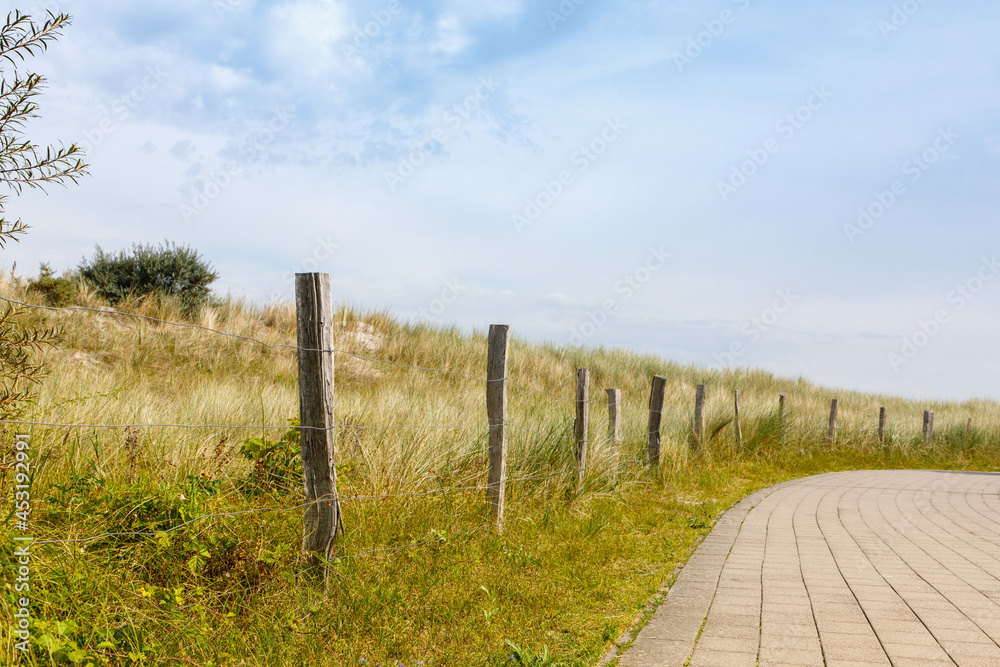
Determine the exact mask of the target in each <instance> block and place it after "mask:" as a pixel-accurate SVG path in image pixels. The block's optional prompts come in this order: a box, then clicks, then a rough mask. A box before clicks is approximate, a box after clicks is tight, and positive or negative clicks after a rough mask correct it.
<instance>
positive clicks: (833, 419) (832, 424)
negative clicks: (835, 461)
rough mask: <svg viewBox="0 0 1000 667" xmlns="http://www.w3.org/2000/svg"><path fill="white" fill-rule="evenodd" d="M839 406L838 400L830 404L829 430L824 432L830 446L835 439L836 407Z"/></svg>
mask: <svg viewBox="0 0 1000 667" xmlns="http://www.w3.org/2000/svg"><path fill="white" fill-rule="evenodd" d="M839 405H840V401H839V400H838V399H836V398H835V399H833V400H832V401H831V402H830V428H829V429H828V430H827V432H826V439H827V440H829V441H830V444H833V442H834V441H835V440H836V439H837V407H838V406H839Z"/></svg>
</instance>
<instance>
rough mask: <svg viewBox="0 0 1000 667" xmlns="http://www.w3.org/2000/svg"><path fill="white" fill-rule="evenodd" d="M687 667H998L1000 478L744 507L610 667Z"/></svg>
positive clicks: (917, 473) (894, 485) (709, 541)
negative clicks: (929, 666)
mask: <svg viewBox="0 0 1000 667" xmlns="http://www.w3.org/2000/svg"><path fill="white" fill-rule="evenodd" d="M688 661H689V662H688ZM685 664H689V665H691V667H700V666H709V665H719V666H725V667H741V666H744V665H745V666H748V667H750V666H755V665H761V666H763V665H824V664H825V665H829V666H831V667H832V666H834V665H842V666H844V667H847V666H848V665H850V666H852V667H853V666H859V667H860V666H862V665H864V666H867V665H894V666H896V667H904V666H908V665H932V666H933V665H1000V474H992V473H962V472H939V471H922V470H886V471H856V472H841V473H830V474H826V475H817V476H815V477H807V478H805V479H800V480H795V481H792V482H787V483H785V484H779V485H777V486H774V487H771V488H769V489H764V490H763V491H759V492H757V493H755V494H753V495H751V496H748V497H747V498H745V499H744V500H743V501H742V502H741V503H739V504H738V505H736V506H735V507H734V508H733V509H731V510H730V511H729V512H727V513H726V514H725V515H723V517H722V518H721V519H720V520H719V522H718V524H716V526H715V529H714V530H713V531H712V532H711V534H710V535H709V536H708V537H707V538H705V541H704V542H702V544H701V546H700V547H699V548H698V549H697V551H695V553H694V555H692V557H691V559H690V560H689V561H688V563H687V564H686V565H685V566H684V568H683V569H682V570H681V573H680V575H679V576H678V577H677V581H676V582H675V583H674V585H673V586H672V587H671V589H670V591H669V593H668V595H667V599H666V601H665V602H664V604H663V605H662V606H661V607H660V608H659V609H658V610H657V612H656V614H655V615H654V616H653V619H652V620H651V621H650V623H649V624H648V625H647V626H646V627H645V628H644V629H643V630H642V632H641V633H640V634H639V637H638V639H636V642H635V644H633V646H632V648H631V649H630V650H629V651H628V652H627V653H626V654H625V655H624V656H623V657H622V659H621V662H620V666H621V667H673V666H674V665H677V666H680V665H685Z"/></svg>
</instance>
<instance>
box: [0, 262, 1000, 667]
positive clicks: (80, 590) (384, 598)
mask: <svg viewBox="0 0 1000 667" xmlns="http://www.w3.org/2000/svg"><path fill="white" fill-rule="evenodd" d="M0 294H3V295H4V296H8V297H11V298H24V297H26V296H28V295H26V293H25V289H24V287H23V286H22V285H20V284H18V283H16V282H11V281H9V280H8V281H7V282H5V283H2V284H0ZM76 300H77V303H79V304H83V305H89V306H97V307H100V306H101V305H102V304H101V302H100V301H99V299H97V298H96V297H95V296H94V295H93V294H89V293H87V291H86V290H85V289H83V290H82V291H79V293H78V294H77V299H76ZM124 307H125V308H127V309H133V310H134V311H135V312H141V313H143V314H147V315H151V316H155V317H163V318H164V319H173V320H176V319H178V318H180V317H182V313H181V312H180V310H179V307H178V306H177V304H174V303H171V302H163V301H156V300H148V301H146V302H143V303H132V304H126V305H125V306H124ZM37 317H38V318H39V322H43V321H44V323H46V324H48V325H58V326H61V327H62V328H64V330H65V332H66V337H65V341H64V343H63V344H62V345H61V347H60V348H59V349H57V350H55V351H53V352H51V353H49V354H48V358H47V361H48V363H49V365H50V368H51V370H52V376H51V377H50V378H48V379H47V380H46V381H45V383H44V384H43V386H42V387H41V394H40V396H39V402H38V405H37V406H36V409H35V410H34V411H33V413H32V417H33V418H37V419H35V420H36V421H46V422H64V423H119V424H123V423H179V424H272V425H283V424H287V420H288V419H289V418H292V417H294V416H295V414H296V411H297V394H296V366H295V356H294V352H293V351H290V350H281V349H268V348H261V347H260V346H256V345H253V344H252V343H248V342H245V341H239V340H237V339H233V338H225V337H220V336H217V335H214V334H210V333H208V332H204V331H197V330H192V329H182V328H175V327H168V326H164V325H159V324H155V323H150V322H143V321H137V320H130V319H123V318H120V317H116V316H113V315H105V314H93V313H90V314H85V313H75V314H74V313H40V314H38V315H37ZM197 321H198V323H200V324H203V325H205V326H211V327H215V328H219V329H223V330H225V331H229V332H233V333H237V334H240V335H247V336H253V337H256V338H260V339H262V340H266V341H267V342H268V343H272V344H291V343H293V342H294V312H293V310H292V309H291V308H290V307H289V306H287V305H274V306H269V307H251V306H249V305H247V304H241V303H239V302H234V301H225V302H222V303H215V304H213V305H212V306H211V307H209V308H207V309H205V310H204V311H203V312H201V313H200V314H199V315H198V319H197ZM336 325H337V346H338V347H340V348H343V349H347V350H350V351H352V352H356V353H357V354H360V355H363V356H372V357H377V358H380V359H391V360H392V361H395V362H397V363H400V364H409V365H417V366H427V367H433V368H443V369H449V370H453V371H457V372H459V373H462V374H465V375H468V376H470V377H473V378H481V377H483V376H484V374H485V364H486V360H485V354H486V336H485V335H484V333H482V332H479V333H476V334H474V335H464V334H462V333H461V332H459V331H457V330H454V329H438V328H433V327H428V326H424V325H408V324H404V323H400V322H396V321H394V320H392V319H391V318H390V317H388V315H386V314H385V313H363V312H359V311H357V310H355V309H351V308H347V307H343V308H340V309H339V310H338V313H337V316H336ZM515 333H516V332H515ZM336 363H337V407H336V419H337V421H338V423H343V424H346V425H348V426H345V427H344V428H341V429H338V432H337V441H338V476H339V483H340V491H341V494H342V495H343V496H345V497H347V498H353V499H352V500H347V501H345V504H344V506H345V523H346V527H347V533H346V535H344V536H343V537H342V538H341V539H340V541H339V542H338V546H337V550H336V557H335V560H334V561H333V562H332V564H331V577H330V581H329V591H328V593H326V594H324V592H323V589H322V587H321V586H319V587H318V586H317V585H316V584H315V582H313V581H311V580H310V579H309V578H308V576H307V575H304V574H303V573H302V567H303V566H302V563H301V559H300V554H299V550H298V546H299V543H300V541H301V530H302V528H301V510H299V509H296V506H297V505H298V504H299V503H300V502H301V499H302V492H301V489H300V483H299V481H298V480H299V474H300V473H299V469H298V467H297V466H298V462H297V460H296V459H295V457H294V452H295V446H296V443H295V438H294V432H292V433H291V434H287V435H286V434H285V433H284V431H283V430H280V429H279V430H275V431H270V432H267V433H262V432H261V431H260V430H237V429H225V428H221V429H220V428H216V429H200V430H194V429H181V428H143V429H140V430H139V431H138V432H134V433H131V434H128V433H126V432H124V431H122V430H120V429H119V430H107V429H94V428H62V427H41V426H39V427H34V428H32V429H31V430H30V434H31V443H32V447H33V450H32V455H33V462H34V466H35V472H34V479H33V485H32V499H33V514H32V517H31V520H32V529H33V530H32V532H33V534H34V535H35V536H36V539H39V540H60V539H62V540H64V539H68V538H83V537H87V536H91V535H97V534H100V533H105V532H126V533H128V532H153V533H158V535H157V536H155V537H136V536H129V535H123V536H117V537H105V538H102V539H100V540H95V541H90V542H85V543H60V544H53V545H36V547H35V548H34V552H33V561H32V572H33V574H32V577H33V579H32V589H31V599H32V612H33V614H34V616H35V619H36V621H35V626H34V628H33V636H34V637H35V639H36V640H37V642H38V643H36V644H35V645H34V646H33V653H32V655H31V657H30V658H29V659H27V660H23V661H22V663H23V664H38V665H49V664H74V661H76V664H95V665H96V664H115V665H118V664H121V665H130V664H198V665H209V664H214V665H352V666H353V665H362V664H368V665H370V666H374V665H376V664H382V665H383V666H385V667H388V666H389V665H393V664H394V663H395V662H397V661H398V662H399V663H400V664H405V665H407V666H408V667H414V666H415V665H418V664H423V665H425V666H426V667H430V666H432V665H434V666H456V665H461V666H466V665H484V666H497V667H499V666H500V665H511V666H514V665H522V664H523V665H533V666H535V667H538V666H541V665H561V666H585V665H586V666H589V665H594V664H596V662H597V661H598V660H599V658H600V656H602V655H603V654H604V653H605V652H606V651H607V649H608V648H609V646H610V645H611V642H613V641H614V639H615V638H617V637H618V636H619V635H620V634H621V633H622V632H623V631H624V630H625V629H626V628H628V627H629V626H630V625H631V624H632V623H633V622H634V621H635V620H636V618H637V616H638V614H639V613H640V612H641V611H642V609H643V608H644V606H645V605H646V603H647V602H648V600H649V599H650V598H651V596H653V595H655V594H656V593H657V592H658V591H659V590H660V589H661V588H662V586H663V584H664V583H665V582H666V580H667V579H668V577H669V576H670V573H671V572H672V571H673V570H674V568H675V567H676V566H677V565H678V564H679V563H681V562H682V561H683V559H684V558H685V557H686V556H687V555H688V554H689V552H690V550H691V549H692V548H693V547H694V546H695V544H696V543H697V541H698V539H699V538H700V537H701V536H702V535H704V534H705V533H706V532H707V531H708V530H709V529H710V527H711V525H712V522H713V521H714V520H715V519H716V518H717V517H718V516H719V514H720V513H721V512H723V511H724V510H725V509H726V508H728V507H729V506H731V505H732V504H733V503H735V502H736V501H738V500H739V499H740V498H742V497H744V496H745V495H747V494H748V493H750V492H752V491H754V490H756V489H759V488H762V487H765V486H768V485H771V484H774V483H777V482H780V481H784V480H787V479H791V478H794V477H800V476H803V475H809V474H815V473H820V472H827V471H832V470H847V469H861V468H913V467H928V468H952V469H977V470H996V469H997V466H998V463H1000V457H998V455H997V452H998V447H1000V437H998V430H997V426H998V422H1000V419H998V417H1000V412H998V409H997V408H998V406H997V404H996V403H993V402H989V401H971V402H966V403H961V404H958V403H933V404H927V405H924V404H917V403H914V402H909V401H905V400H903V399H900V398H894V397H877V396H869V395H864V394H860V393H856V392H850V391H844V390H836V391H834V390H829V389H824V388H821V387H816V386H814V385H812V384H810V383H808V382H805V381H803V380H801V379H796V380H788V379H782V378H775V377H772V376H771V375H769V374H767V373H763V372H760V371H748V370H740V371H731V372H716V371H710V370H706V369H702V368H694V367H686V366H680V365H678V364H674V363H670V362H667V361H664V360H660V359H657V358H654V357H651V356H641V355H635V354H632V353H629V352H626V351H621V350H602V349H596V350H595V349H567V348H561V347H557V346H553V345H536V344H529V343H527V342H525V341H521V340H519V339H517V338H515V339H514V341H513V343H512V345H511V351H510V366H511V368H510V375H511V377H512V378H513V379H514V380H515V381H516V382H518V383H520V384H522V385H525V386H528V387H532V388H535V389H538V390H541V391H543V392H546V394H541V393H536V392H530V391H527V390H525V389H520V388H516V387H512V388H511V390H510V400H509V410H510V420H511V421H512V422H513V423H515V424H517V425H519V426H522V427H526V428H530V429H533V430H537V431H542V432H544V433H551V434H554V435H548V436H546V435H541V434H539V433H535V432H534V431H529V430H525V429H524V428H521V429H518V428H515V429H513V430H512V431H511V441H510V451H509V477H510V478H512V479H515V480H523V481H517V482H515V483H512V484H511V485H510V486H509V487H508V499H507V503H508V504H507V513H506V527H505V530H504V532H503V533H502V534H497V533H496V531H494V530H493V529H491V528H490V525H489V522H488V517H487V512H486V506H485V500H484V496H483V491H482V490H481V489H474V490H469V489H467V488H466V487H479V486H481V485H483V484H484V483H485V475H486V438H485V435H486V432H485V428H483V426H484V425H485V421H486V415H485V396H484V394H485V389H484V385H483V384H482V383H481V382H475V381H470V380H466V379H463V378H460V377H457V376H455V375H446V374H440V373H433V372H427V371H414V370H404V369H400V368H397V367H394V366H389V365H385V364H372V363H370V362H365V361H362V360H358V359H356V358H353V357H349V356H346V355H338V356H337V359H336ZM582 366H585V367H587V368H589V369H590V372H591V396H592V397H598V398H601V397H603V396H604V389H605V388H607V387H618V388H620V389H622V392H623V404H624V420H625V423H624V426H625V429H624V430H625V441H624V444H623V447H622V451H621V453H620V457H618V458H617V460H618V464H617V466H616V465H615V461H616V456H615V454H614V452H613V451H612V448H611V447H610V446H609V445H608V443H607V442H605V440H604V439H603V437H602V434H603V433H605V432H606V429H607V423H606V419H607V417H606V414H607V413H606V410H603V409H599V408H600V407H601V406H600V405H595V406H592V407H593V408H594V409H592V410H591V424H590V428H591V434H592V436H593V440H594V442H593V445H592V447H593V450H592V453H591V457H590V465H589V468H588V476H587V479H586V483H585V485H584V488H583V490H582V491H581V492H579V493H577V491H576V478H575V472H574V470H573V460H572V458H573V454H572V452H573V445H572V441H571V440H569V439H567V437H568V436H569V435H570V434H571V433H572V419H573V407H574V406H573V403H572V400H571V399H572V393H571V392H572V387H573V382H574V373H575V369H576V368H577V367H582ZM653 374H661V375H665V376H666V377H667V378H668V384H667V401H666V405H665V407H664V411H665V414H664V419H663V426H662V432H663V447H664V452H663V456H662V464H661V467H660V469H659V470H658V471H650V470H648V469H647V468H646V467H645V465H644V456H645V430H646V403H647V400H648V391H649V383H650V380H651V376H652V375H653ZM699 383H705V384H707V385H708V387H709V397H708V398H709V431H710V432H716V431H717V432H716V435H715V437H714V438H712V439H711V440H710V441H709V442H707V443H705V445H704V447H703V449H702V452H701V453H700V454H699V455H697V456H694V455H691V454H690V452H689V449H688V446H687V441H688V436H689V433H690V428H691V419H692V414H691V413H692V402H693V397H694V388H695V385H696V384H699ZM733 389H740V390H741V399H742V400H741V407H742V425H743V434H744V437H743V442H742V446H737V444H736V443H735V442H734V434H733V428H732V425H731V424H727V423H726V422H727V420H729V418H730V412H729V411H730V409H731V395H732V393H731V392H732V390H733ZM778 392H785V393H786V394H787V395H788V406H789V414H788V418H787V421H786V423H785V425H784V427H782V424H781V422H780V420H779V419H778V417H777V413H776V408H777V394H778ZM548 394H551V395H554V396H550V395H548ZM835 396H836V397H838V398H840V415H841V419H840V425H839V430H838V440H837V442H836V444H835V445H833V446H831V445H830V444H829V443H827V442H826V441H825V435H826V419H827V416H828V410H829V400H830V398H833V397H835ZM879 405H886V406H888V408H889V411H890V412H889V414H890V421H891V429H890V437H889V441H888V443H887V445H886V446H885V447H883V446H881V445H880V443H878V442H876V438H875V435H874V429H875V425H876V422H877V415H878V407H879ZM924 409H933V410H934V411H935V426H936V438H935V441H934V443H932V444H930V445H927V444H925V443H924V442H923V440H922V438H921V436H920V433H919V430H920V425H921V415H922V411H923V410H924ZM872 415H874V417H873V416H872ZM969 417H971V418H972V419H973V429H972V432H971V434H969V433H967V431H966V420H967V419H968V418H969ZM388 424H418V425H466V426H474V428H457V429H377V428H367V427H376V426H384V425H388ZM0 442H2V447H3V451H4V454H5V458H4V459H3V460H4V461H6V462H10V461H12V457H13V450H12V446H13V438H12V431H11V430H10V429H7V430H6V431H5V433H4V436H3V438H2V441H0ZM241 450H242V452H243V453H241ZM0 479H2V480H3V485H2V488H3V489H4V495H3V503H4V505H3V516H4V517H5V518H6V522H5V524H4V532H5V537H4V540H3V548H4V549H6V550H7V551H6V555H7V557H5V558H3V559H2V563H3V568H4V580H5V584H4V585H5V591H4V595H3V596H2V600H3V602H2V604H3V605H4V608H5V613H6V614H7V615H8V618H10V615H11V614H12V613H13V609H14V607H13V605H14V602H15V600H16V597H17V596H15V594H14V591H13V589H12V586H13V583H14V577H15V576H16V575H15V569H14V563H13V561H12V559H11V558H10V557H9V556H10V553H11V551H12V548H13V547H11V546H10V545H11V544H12V542H11V540H10V539H9V538H10V536H12V535H14V534H16V532H15V530H14V525H13V519H12V518H11V517H9V516H8V515H9V514H10V513H11V506H12V501H13V470H12V469H11V468H10V466H9V465H8V466H6V467H4V468H3V469H2V470H0ZM414 494H420V495H414ZM400 495H402V496H403V497H385V496H400ZM372 496H380V497H378V498H373V497H372ZM264 507H266V508H272V509H273V510H275V511H268V512H252V513H244V514H240V515H237V516H219V517H213V518H208V519H205V520H200V521H196V522H195V523H191V524H188V525H185V526H183V527H181V528H179V529H174V530H171V529H173V528H175V527H177V526H180V525H181V524H183V523H184V522H186V521H188V520H190V519H191V518H193V517H198V516H203V515H206V514H217V513H228V512H236V511H243V510H251V509H255V508H264ZM167 531H169V532H167ZM0 647H2V649H0V650H2V651H3V652H4V654H5V656H7V657H9V656H11V655H13V638H12V635H11V632H10V628H9V626H8V625H7V624H3V625H0ZM365 661H367V662H365Z"/></svg>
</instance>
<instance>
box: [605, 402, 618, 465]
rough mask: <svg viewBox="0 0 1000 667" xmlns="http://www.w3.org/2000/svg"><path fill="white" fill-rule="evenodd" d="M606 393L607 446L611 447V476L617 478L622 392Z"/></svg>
mask: <svg viewBox="0 0 1000 667" xmlns="http://www.w3.org/2000/svg"><path fill="white" fill-rule="evenodd" d="M605 391H606V392H607V393H608V444H609V445H610V446H611V448H612V449H611V475H612V477H613V478H616V477H617V476H618V466H619V457H620V456H621V445H622V420H621V410H622V390H621V389H605Z"/></svg>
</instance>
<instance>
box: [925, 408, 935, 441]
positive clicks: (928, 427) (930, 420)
mask: <svg viewBox="0 0 1000 667" xmlns="http://www.w3.org/2000/svg"><path fill="white" fill-rule="evenodd" d="M933 439H934V413H933V412H931V411H930V410H924V442H926V443H927V444H930V443H931V441H932V440H933Z"/></svg>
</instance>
